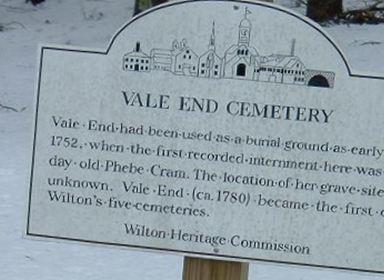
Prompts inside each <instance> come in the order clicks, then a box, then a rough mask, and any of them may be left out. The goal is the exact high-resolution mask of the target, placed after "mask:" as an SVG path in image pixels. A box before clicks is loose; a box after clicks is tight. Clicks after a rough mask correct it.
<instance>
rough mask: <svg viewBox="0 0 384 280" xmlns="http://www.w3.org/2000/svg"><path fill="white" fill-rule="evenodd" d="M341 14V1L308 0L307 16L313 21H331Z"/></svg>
mask: <svg viewBox="0 0 384 280" xmlns="http://www.w3.org/2000/svg"><path fill="white" fill-rule="evenodd" d="M342 12H343V1H342V0H308V5H307V16H308V17H309V18H311V19H313V20H315V21H318V22H322V21H326V20H332V19H335V18H336V17H337V15H339V14H340V13H342Z"/></svg>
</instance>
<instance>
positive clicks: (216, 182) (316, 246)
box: [26, 0, 384, 273]
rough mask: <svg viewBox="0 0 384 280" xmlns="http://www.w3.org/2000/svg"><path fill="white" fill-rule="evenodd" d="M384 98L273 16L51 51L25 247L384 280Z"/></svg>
mask: <svg viewBox="0 0 384 280" xmlns="http://www.w3.org/2000/svg"><path fill="white" fill-rule="evenodd" d="M383 89H384V78H383V77H381V76H379V75H376V76H374V75H362V74H357V73H356V72H355V71H352V70H351V69H350V67H349V65H348V63H347V61H346V58H345V56H344V55H343V53H342V52H341V50H340V48H339V47H337V45H336V44H335V42H334V41H333V40H332V39H330V37H329V36H328V35H327V34H326V33H325V32H324V31H323V30H322V29H321V28H320V27H319V26H318V25H317V24H315V23H313V22H312V21H310V20H308V19H306V18H304V17H302V16H301V15H298V14H296V13H294V12H292V11H289V10H286V9H284V8H281V7H278V6H275V5H271V4H266V3H263V2H254V1H252V2H248V1H221V0H218V1H180V2H171V3H169V4H166V5H162V6H159V7H156V8H153V9H151V10H149V11H147V12H145V13H142V14H140V15H138V16H137V17H135V18H133V19H132V20H131V21H130V22H128V23H127V24H126V25H125V26H123V27H122V28H121V29H120V30H119V31H118V32H117V33H116V35H115V36H114V37H113V39H112V41H111V43H110V45H109V46H108V48H107V49H106V50H103V51H94V50H87V49H77V48H69V47H57V46H43V47H41V53H40V68H39V78H38V88H37V97H36V114H35V128H34V141H33V156H32V167H31V181H30V189H29V204H28V216H27V229H26V235H27V236H30V237H35V238H52V239H58V240H72V241H81V242H87V243H93V244H105V245H114V246H119V247H134V248H142V249H150V250H163V251H169V252H179V253H183V254H189V255H205V256H210V257H216V258H230V259H233V258H234V259H242V260H259V261H269V262H278V263H287V264H299V265H310V266H318V267H329V268H340V269H350V270H358V271H366V272H376V273H383V272H384V266H383V264H384V243H383V234H384V227H383V224H384V203H383V201H384V184H383V182H384V181H383V178H384V142H383V137H382V130H383V129H384V126H383V122H382V120H383V119H384V111H383V110H382V108H383V105H384V93H383Z"/></svg>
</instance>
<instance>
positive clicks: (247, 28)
mask: <svg viewBox="0 0 384 280" xmlns="http://www.w3.org/2000/svg"><path fill="white" fill-rule="evenodd" d="M250 13H251V12H250V11H249V10H248V8H247V7H246V8H245V12H244V18H243V19H242V20H241V21H240V25H239V45H240V44H244V45H247V46H249V42H250V40H251V28H252V25H251V22H250V21H249V19H248V15H249V14H250Z"/></svg>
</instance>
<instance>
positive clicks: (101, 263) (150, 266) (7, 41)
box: [0, 0, 384, 280]
mask: <svg viewBox="0 0 384 280" xmlns="http://www.w3.org/2000/svg"><path fill="white" fill-rule="evenodd" d="M281 1H282V2H283V0H281ZM285 2H287V1H285ZM347 2H348V3H349V5H356V4H358V3H362V2H364V1H353V0H350V1H347ZM132 12H133V1H132V0H46V3H44V4H42V5H39V6H37V7H33V6H31V5H30V4H26V3H25V0H0V30H2V31H0V104H1V105H0V279H5V280H36V279H39V280H55V279H65V280H67V279H68V280H69V279H70V280H80V279H81V280H84V279H92V280H96V279H114V280H115V279H116V280H118V279H124V280H127V279H129V280H134V279H140V280H146V279H148V280H149V279H151V280H153V279H170V280H176V279H181V269H182V257H180V256H175V255H167V254H157V253H148V252H139V251H131V250H116V249H114V248H109V247H98V246H88V245H83V244H76V243H59V242H38V241H32V240H28V239H23V237H22V234H23V231H24V228H25V217H24V216H25V207H26V204H27V189H28V184H29V164H30V158H31V139H32V116H33V110H34V108H33V105H32V104H33V96H34V92H35V80H36V79H35V78H36V72H37V66H36V62H37V46H38V44H39V43H53V44H68V45H75V46H86V47H92V48H99V49H105V48H106V46H107V45H108V41H109V39H110V38H111V36H112V35H113V34H114V33H115V31H116V30H118V28H119V27H120V26H121V25H123V23H124V22H126V21H127V20H128V19H129V18H130V17H131V15H132ZM326 30H327V31H328V32H329V33H330V34H331V35H333V36H334V37H335V39H336V41H338V43H339V44H340V46H341V48H342V49H343V50H344V52H345V54H346V56H347V58H348V60H349V61H350V64H351V66H352V68H353V69H356V70H358V71H359V72H376V73H379V74H380V75H383V76H384V24H383V25H376V26H368V25H362V26H359V25H350V26H348V25H331V26H328V27H326ZM331 242H337V240H334V241H331ZM380 246H382V245H380ZM367 249H369V248H367ZM249 279H251V280H252V279H255V280H256V279H257V280H267V279H268V280H271V279H273V280H283V279H284V280H287V279H288V280H290V279H292V280H307V279H308V280H309V279H310V280H320V279H337V280H347V279H348V280H379V279H381V280H382V279H384V277H383V276H381V275H369V274H365V273H358V272H346V271H336V270H327V269H317V268H305V267H297V266H288V267H287V266H283V265H271V264H265V263H252V264H251V271H250V278H249Z"/></svg>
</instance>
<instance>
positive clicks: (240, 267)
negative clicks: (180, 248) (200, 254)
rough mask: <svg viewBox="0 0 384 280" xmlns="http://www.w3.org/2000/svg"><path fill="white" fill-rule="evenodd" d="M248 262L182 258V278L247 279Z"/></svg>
mask: <svg viewBox="0 0 384 280" xmlns="http://www.w3.org/2000/svg"><path fill="white" fill-rule="evenodd" d="M248 269H249V264H248V263H241V262H231V261H221V260H211V259H203V258H192V257H185V258H184V268H183V280H247V279H248Z"/></svg>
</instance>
